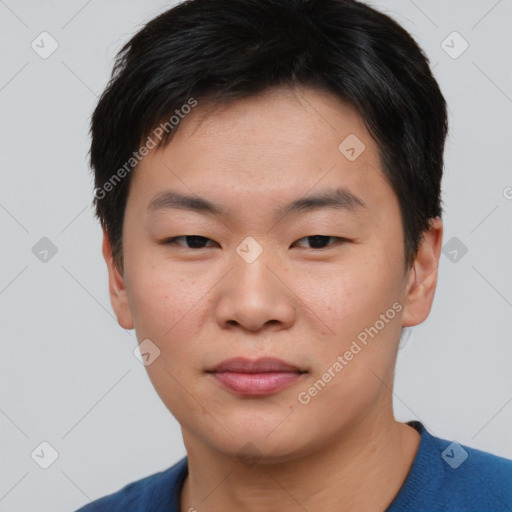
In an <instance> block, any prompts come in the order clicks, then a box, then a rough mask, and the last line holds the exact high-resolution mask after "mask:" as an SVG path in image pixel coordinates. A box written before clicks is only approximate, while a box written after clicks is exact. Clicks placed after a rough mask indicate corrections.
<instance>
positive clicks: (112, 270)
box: [102, 228, 134, 329]
mask: <svg viewBox="0 0 512 512" xmlns="http://www.w3.org/2000/svg"><path fill="white" fill-rule="evenodd" d="M102 252H103V257H104V258H105V263H106V264H107V270H108V284H109V294H110V303H111V304H112V308H113V309H114V312H115V314H116V317H117V321H118V323H119V325H120V326H121V327H123V329H133V327H134V323H133V317H132V312H131V309H130V303H129V301H128V293H127V291H126V286H125V283H124V276H123V275H122V274H121V271H120V270H119V269H118V268H117V267H116V265H115V263H114V258H113V255H112V245H111V243H110V239H109V237H108V234H107V232H106V230H105V228H103V248H102Z"/></svg>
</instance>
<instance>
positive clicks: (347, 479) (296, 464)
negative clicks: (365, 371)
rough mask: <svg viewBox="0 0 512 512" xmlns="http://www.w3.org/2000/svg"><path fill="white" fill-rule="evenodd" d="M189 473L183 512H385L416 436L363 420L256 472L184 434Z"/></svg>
mask: <svg viewBox="0 0 512 512" xmlns="http://www.w3.org/2000/svg"><path fill="white" fill-rule="evenodd" d="M183 438H184V441H185V445H186V447H187V454H188V468H189V474H188V476H187V479H186V480H185V483H184V486H183V489H182V493H181V504H180V510H181V511H189V510H192V511H194V510H197V511H198V512H226V511H228V512H231V511H237V512H238V511H240V512H271V511H275V510H276V508H277V507H279V508H283V509H284V510H287V511H295V510H297V511H302V512H303V511H304V510H322V511H323V512H331V511H332V512H334V511H336V512H355V511H361V510H372V511H379V510H382V511H384V510H385V509H386V508H387V507H388V506H389V504H390V503H391V502H392V501H393V499H394V497H395V496H396V494H397V493H398V491H399V490H400V487H401V486H402V484H403V483H404V481H405V479H406V478H407V475H408V473H409V470H410V468H411V465H412V462H413V461H414V457H415V455H416V451H417V448H418V445H419V440H420V436H419V434H418V432H417V431H416V430H415V429H413V428H412V427H410V426H408V425H405V424H403V423H398V422H397V421H395V420H394V418H393V417H392V414H390V415H389V417H388V418H386V419H385V420H383V419H382V416H381V417H380V419H378V420H376V421H369V420H368V419H365V421H364V422H360V423H359V424H357V425H354V426H353V427H352V428H351V429H348V430H347V432H343V434H341V435H339V436H337V439H336V441H335V442H334V443H333V442H332V441H329V442H328V443H327V442H326V443H325V446H323V447H321V448H320V449H318V448H316V449H315V450H314V451H313V450H312V451H311V453H308V454H305V455H303V456H299V457H294V458H293V459H291V458H290V459H289V460H287V461H284V462H278V463H275V462H273V463H265V461H264V457H262V458H261V459H260V460H258V461H255V463H254V464H253V465H251V464H248V463H247V462H243V461H240V460H239V459H238V458H237V457H236V456H228V455H226V454H219V452H216V451H213V450H212V449H211V447H207V446H206V445H205V444H203V443H201V442H200V441H199V440H198V439H197V438H194V437H192V436H191V435H190V433H189V432H187V431H184V432H183Z"/></svg>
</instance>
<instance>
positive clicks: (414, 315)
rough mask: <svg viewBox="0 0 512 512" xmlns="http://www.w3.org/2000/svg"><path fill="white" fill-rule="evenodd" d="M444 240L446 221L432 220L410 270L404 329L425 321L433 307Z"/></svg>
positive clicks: (403, 321)
mask: <svg viewBox="0 0 512 512" xmlns="http://www.w3.org/2000/svg"><path fill="white" fill-rule="evenodd" d="M442 241H443V222H442V220H441V218H440V217H436V218H435V219H432V220H431V223H430V228H429V230H428V231H426V232H425V233H424V234H423V238H422V240H421V243H420V246H419V248H418V253H417V255H416V259H415V261H414V264H413V266H412V268H411V269H410V270H409V275H408V278H407V286H406V296H405V307H404V313H403V316H402V325H403V327H411V326H413V325H418V324H420V323H422V322H424V321H425V320H426V319H427V317H428V315H429V313H430V310H431V308H432V303H433V301H434V294H435V291H436V286H437V269H438V265H439V257H440V255H441V247H442Z"/></svg>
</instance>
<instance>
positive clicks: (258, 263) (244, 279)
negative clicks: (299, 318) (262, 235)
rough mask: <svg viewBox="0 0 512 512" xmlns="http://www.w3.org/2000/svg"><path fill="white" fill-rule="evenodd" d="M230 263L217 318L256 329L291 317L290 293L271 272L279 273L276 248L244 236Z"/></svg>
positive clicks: (292, 313) (283, 322) (293, 310)
mask: <svg viewBox="0 0 512 512" xmlns="http://www.w3.org/2000/svg"><path fill="white" fill-rule="evenodd" d="M232 263H233V267H232V271H231V272H230V276H229V280H228V282H227V283H226V284H225V286H223V287H222V290H221V296H220V298H219V303H218V308H217V316H218V321H219V322H222V323H223V324H226V323H227V322H229V323H230V324H232V323H233V322H236V323H237V324H239V325H240V326H243V327H245V328H247V329H250V330H257V329H259V328H261V327H262V326H263V325H265V324H266V323H280V324H283V325H285V324H289V323H290V322H292V321H293V316H294V312H295V308H294V305H293V297H292V296H291V295H290V294H289V293H288V292H287V289H286V287H285V286H283V284H282V283H281V282H280V280H279V279H277V278H276V276H275V275H274V274H279V273H280V270H279V268H280V263H279V257H278V254H277V252H276V251H273V250H272V249H271V248H265V247H264V246H263V244H260V243H259V242H258V241H256V239H255V238H253V237H247V238H246V239H244V240H243V241H242V242H241V243H240V244H239V245H238V246H237V248H236V254H233V259H232Z"/></svg>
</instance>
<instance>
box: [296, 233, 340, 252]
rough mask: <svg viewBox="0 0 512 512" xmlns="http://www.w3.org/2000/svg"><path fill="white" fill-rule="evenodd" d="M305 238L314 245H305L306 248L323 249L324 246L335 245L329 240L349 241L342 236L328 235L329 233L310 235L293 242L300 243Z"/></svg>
mask: <svg viewBox="0 0 512 512" xmlns="http://www.w3.org/2000/svg"><path fill="white" fill-rule="evenodd" d="M303 240H306V241H307V242H308V243H310V244H311V245H312V247H305V248H306V249H323V248H324V247H329V246H331V245H333V244H332V243H330V244H329V243H328V242H329V240H334V243H336V242H337V241H341V242H344V241H347V240H346V238H341V237H338V236H327V235H310V236H306V237H304V238H301V239H299V240H297V241H296V242H294V243H293V245H298V244H299V243H300V242H302V241H303Z"/></svg>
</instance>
